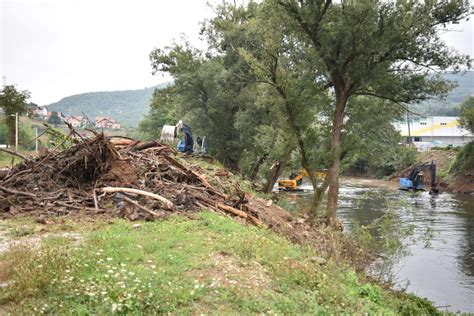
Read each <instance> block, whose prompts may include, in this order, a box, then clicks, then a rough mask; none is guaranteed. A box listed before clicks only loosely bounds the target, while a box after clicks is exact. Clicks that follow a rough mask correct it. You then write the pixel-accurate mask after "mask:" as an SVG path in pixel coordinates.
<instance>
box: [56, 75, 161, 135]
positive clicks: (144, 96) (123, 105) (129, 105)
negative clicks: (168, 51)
mask: <svg viewBox="0 0 474 316" xmlns="http://www.w3.org/2000/svg"><path fill="white" fill-rule="evenodd" d="M168 85H170V83H169V82H167V83H163V84H160V85H158V86H155V87H149V88H145V89H139V90H124V91H104V92H88V93H81V94H76V95H72V96H69V97H65V98H63V99H61V100H60V101H58V102H55V103H51V104H50V105H48V111H60V112H63V113H64V114H65V115H67V116H69V115H81V114H82V113H84V114H86V115H87V116H88V117H89V119H91V120H94V119H95V117H96V116H110V117H112V118H114V119H116V120H117V121H118V122H119V123H121V124H122V125H125V126H129V127H135V126H137V125H138V123H139V122H140V121H141V120H142V119H143V116H144V115H145V114H147V113H148V109H149V105H150V99H151V97H152V95H153V91H155V89H162V88H165V87H167V86H168Z"/></svg>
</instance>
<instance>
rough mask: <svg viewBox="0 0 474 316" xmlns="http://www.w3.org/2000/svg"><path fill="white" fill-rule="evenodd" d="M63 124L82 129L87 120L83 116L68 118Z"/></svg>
mask: <svg viewBox="0 0 474 316" xmlns="http://www.w3.org/2000/svg"><path fill="white" fill-rule="evenodd" d="M65 122H67V123H69V124H71V126H72V127H83V126H84V125H86V123H87V120H86V119H85V118H84V116H69V117H68V118H66V120H65Z"/></svg>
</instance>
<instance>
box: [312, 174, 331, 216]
mask: <svg viewBox="0 0 474 316" xmlns="http://www.w3.org/2000/svg"><path fill="white" fill-rule="evenodd" d="M328 186H329V177H328V176H326V177H325V178H324V181H323V183H322V184H321V186H320V187H319V188H317V189H316V190H314V195H313V202H312V203H311V213H312V214H313V215H316V214H317V213H318V210H319V208H320V206H321V202H322V201H323V196H324V193H326V190H327V189H328Z"/></svg>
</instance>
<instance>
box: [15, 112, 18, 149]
mask: <svg viewBox="0 0 474 316" xmlns="http://www.w3.org/2000/svg"><path fill="white" fill-rule="evenodd" d="M15 150H16V151H18V112H16V113H15Z"/></svg>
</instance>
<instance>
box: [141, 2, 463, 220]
mask: <svg viewBox="0 0 474 316" xmlns="http://www.w3.org/2000/svg"><path fill="white" fill-rule="evenodd" d="M471 9H472V8H471V7H470V6H469V5H467V3H466V2H457V3H456V5H451V4H449V5H448V4H447V3H441V4H435V3H431V2H410V3H396V4H395V3H385V2H363V1H362V2H361V1H355V2H350V3H347V4H346V3H343V4H340V3H333V2H327V1H315V2H311V3H306V2H305V3H300V2H298V1H293V0H278V1H272V0H268V1H262V2H258V3H257V2H252V1H250V2H249V3H246V4H243V5H237V4H235V3H234V4H232V3H230V2H223V3H222V4H221V5H218V6H216V8H215V10H214V12H215V15H214V17H212V18H211V19H209V20H207V21H205V22H204V23H203V26H202V29H201V34H202V35H203V38H204V39H205V40H206V41H207V47H205V48H204V49H197V48H194V47H192V46H191V45H190V44H189V42H187V41H186V40H183V41H181V42H175V43H173V44H172V45H170V46H169V47H160V48H156V49H154V50H153V51H152V52H151V53H150V60H151V65H152V69H153V72H154V73H161V74H167V75H170V76H171V77H172V78H173V80H174V85H173V86H170V87H168V88H166V89H162V90H159V91H157V92H156V93H155V94H154V96H153V100H152V103H151V109H150V113H149V115H148V116H147V118H146V119H145V120H144V121H143V122H142V124H141V125H140V129H141V130H142V132H143V133H144V134H145V135H148V136H150V137H154V138H157V137H158V134H159V132H160V130H161V126H162V125H163V124H164V122H169V121H172V122H173V121H177V120H179V119H182V120H183V121H185V122H186V123H188V124H189V125H190V126H192V127H193V130H194V132H195V134H196V135H199V136H202V135H205V136H206V139H207V140H208V143H209V151H210V153H211V154H212V155H214V156H215V157H216V158H217V159H219V160H220V161H221V162H222V163H223V164H224V165H225V166H226V167H228V168H230V169H233V170H235V171H240V172H242V173H243V174H244V175H246V176H249V177H251V178H253V179H264V181H265V184H264V185H263V187H264V190H267V191H269V190H271V188H272V187H273V184H274V183H275V181H276V179H278V177H279V176H280V175H281V173H282V172H283V171H284V170H288V169H290V168H291V169H292V170H291V171H298V170H299V169H305V170H306V171H307V172H308V175H309V178H310V179H311V184H312V186H313V188H314V189H315V195H314V200H313V203H312V205H311V211H312V214H317V213H318V212H317V209H318V207H319V206H320V205H321V197H322V195H323V194H322V193H324V192H326V191H327V192H328V194H327V201H328V203H327V212H326V215H327V217H328V219H330V220H332V221H333V220H335V218H336V210H337V203H338V192H339V189H338V188H339V174H340V173H341V171H343V170H344V168H345V167H347V166H354V165H357V164H359V165H361V168H362V169H364V168H369V167H371V168H375V169H378V170H377V172H379V173H381V174H388V173H390V172H393V171H395V170H397V169H399V168H401V167H403V165H407V164H409V163H406V164H405V163H404V161H403V160H405V159H404V158H403V157H406V156H409V155H410V153H409V152H405V151H404V150H403V149H402V148H400V147H399V146H398V145H399V143H400V140H401V139H400V135H399V133H398V132H397V131H396V130H395V128H394V126H393V125H392V122H393V121H394V120H397V119H402V118H403V117H404V115H405V114H406V106H405V104H410V103H418V102H421V101H426V100H429V99H431V98H434V97H439V98H442V97H445V96H446V95H447V94H448V93H449V91H450V90H451V89H453V88H454V87H455V84H454V83H453V82H451V81H449V80H446V78H447V77H442V76H440V75H433V72H432V71H430V70H429V69H433V68H436V69H437V70H439V71H438V73H442V72H455V73H456V72H459V71H460V70H461V69H469V68H470V66H471V59H470V57H469V56H467V55H462V54H459V53H458V52H456V51H454V50H452V49H450V48H449V47H447V45H446V43H444V42H443V41H442V40H441V38H440V37H439V36H438V32H439V31H441V30H442V29H443V28H445V27H447V25H449V24H450V23H457V22H459V21H462V20H464V19H466V18H467V17H468V16H469V15H470V13H471ZM354 28H355V29H354ZM348 43H350V45H348ZM406 154H408V155H406ZM399 157H402V159H399ZM408 158H410V157H408ZM400 160H402V161H400ZM408 162H409V161H408ZM295 169H296V170H295ZM317 169H326V170H327V177H326V178H325V180H324V182H323V183H318V179H317V178H316V177H315V176H313V171H315V170H317Z"/></svg>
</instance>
